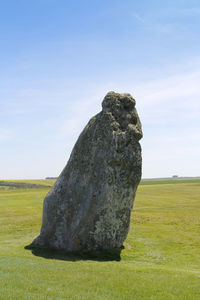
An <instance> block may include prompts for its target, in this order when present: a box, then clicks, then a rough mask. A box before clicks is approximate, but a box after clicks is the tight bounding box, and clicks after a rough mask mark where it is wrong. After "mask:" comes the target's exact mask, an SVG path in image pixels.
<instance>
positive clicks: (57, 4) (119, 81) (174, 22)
mask: <svg viewBox="0 0 200 300" xmlns="http://www.w3.org/2000/svg"><path fill="white" fill-rule="evenodd" d="M0 25H1V26H0V35H1V69H0V79H1V80H0V85H1V89H0V107H1V109H0V154H1V156H0V157H1V168H0V178H1V179H20V178H22V179H25V178H27V179H28V178H45V177H48V176H58V175H59V174H60V172H61V171H62V169H63V168H64V166H65V165H66V163H67V160H68V158H69V155H70V153H71V150H72V148H73V145H74V143H75V142H76V140H77V138H78V136H79V134H80V132H81V131H82V129H83V128H84V126H85V125H86V124H87V122H88V121H89V119H90V118H91V117H92V116H93V115H94V114H96V113H98V112H99V111H100V110H101V102H102V100H103V98H104V96H105V94H106V93H107V92H108V91H115V92H122V93H131V94H132V96H133V97H134V98H135V99H136V103H137V104H136V108H137V111H138V114H139V116H140V119H141V122H142V126H143V133H144V137H143V139H142V140H141V145H142V151H143V178H152V177H170V176H173V175H179V176H200V171H199V166H200V158H199V153H200V138H199V137H200V134H199V132H200V125H199V120H200V101H199V98H200V86H199V82H200V69H199V67H200V55H199V50H200V49H199V48H200V41H199V33H200V3H199V1H190V2H188V1H165V2H164V3H162V2H161V1H152V0H150V1H148V3H145V2H144V1H126V0H125V1H123V2H122V1H109V3H108V2H106V1H92V2H91V1H84V3H83V2H82V1H73V2H72V1H67V2H66V1H54V0H49V1H47V0H40V1H37V0H36V1H29V2H28V3H27V1H19V2H18V3H16V2H15V1H6V2H4V3H3V4H2V5H1V12H0Z"/></svg>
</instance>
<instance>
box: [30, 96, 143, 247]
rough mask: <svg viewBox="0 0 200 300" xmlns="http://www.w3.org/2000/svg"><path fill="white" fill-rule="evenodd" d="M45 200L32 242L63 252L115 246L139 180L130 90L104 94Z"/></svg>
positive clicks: (138, 134)
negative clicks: (96, 111) (95, 113)
mask: <svg viewBox="0 0 200 300" xmlns="http://www.w3.org/2000/svg"><path fill="white" fill-rule="evenodd" d="M102 107H103V109H102V111H101V112H100V113H98V114H97V115H96V116H94V117H93V118H92V119H91V120H90V121H89V123H88V124H87V126H86V127H85V129H84V130H83V132H82V133H81V135H80V136H79V138H78V140H77V142H76V144H75V146H74V149H73V151H72V153H71V156H70V159H69V161H68V163H67V165H66V167H65V168H64V170H63V171H62V173H61V174H60V176H59V178H58V179H57V181H56V183H55V185H54V186H53V188H52V189H51V191H50V192H49V193H48V194H47V196H46V198H45V199H44V206H43V220H42V228H41V233H40V235H39V236H38V237H37V238H36V239H35V240H34V241H33V245H37V246H42V247H43V246H45V247H50V248H56V249H62V250H66V251H78V250H85V251H92V250H101V249H102V250H103V249H104V250H105V249H109V250H110V249H114V248H120V247H121V246H122V245H123V242H124V240H125V238H126V236H127V234H128V230H129V223H130V215H131V210H132V208H133V202H134V198H135V193H136V189H137V186H138V183H139V182H140V179H141V164H142V160H141V147H140V144H139V142H138V141H139V140H140V139H141V137H142V129H141V123H140V120H139V117H138V114H137V111H136V109H135V100H134V99H133V98H132V97H131V95H130V94H117V93H114V92H109V93H108V94H107V95H106V96H105V98H104V100H103V103H102Z"/></svg>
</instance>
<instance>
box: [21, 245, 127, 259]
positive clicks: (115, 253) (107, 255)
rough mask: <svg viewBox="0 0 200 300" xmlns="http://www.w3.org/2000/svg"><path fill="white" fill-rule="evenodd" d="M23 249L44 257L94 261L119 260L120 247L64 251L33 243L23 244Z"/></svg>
mask: <svg viewBox="0 0 200 300" xmlns="http://www.w3.org/2000/svg"><path fill="white" fill-rule="evenodd" d="M24 249H26V250H31V252H32V254H33V255H35V256H40V257H44V258H46V259H58V260H65V261H79V260H94V261H120V260H121V256H120V254H121V251H122V249H123V248H122V249H113V250H106V251H105V250H104V251H92V252H65V251H60V250H55V249H49V248H43V247H37V246H34V245H31V244H30V245H28V246H25V247H24Z"/></svg>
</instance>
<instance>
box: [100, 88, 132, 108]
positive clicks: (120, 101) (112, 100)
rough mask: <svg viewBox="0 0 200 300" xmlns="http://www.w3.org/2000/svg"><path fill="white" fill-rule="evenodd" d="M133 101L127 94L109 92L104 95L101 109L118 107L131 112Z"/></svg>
mask: <svg viewBox="0 0 200 300" xmlns="http://www.w3.org/2000/svg"><path fill="white" fill-rule="evenodd" d="M135 104H136V102H135V99H134V98H133V97H132V96H131V95H130V94H128V93H123V94H120V93H115V92H113V91H110V92H108V93H107V94H106V96H105V98H104V100H103V102H102V107H103V109H106V110H110V109H112V108H113V106H117V107H118V108H119V107H120V108H121V109H125V110H126V111H127V110H133V109H134V107H135Z"/></svg>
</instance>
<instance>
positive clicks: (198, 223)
mask: <svg viewBox="0 0 200 300" xmlns="http://www.w3.org/2000/svg"><path fill="white" fill-rule="evenodd" d="M6 182H8V181H6ZM12 182H26V183H29V184H37V185H43V187H41V186H40V187H39V188H38V186H37V188H36V187H34V186H31V187H30V186H29V187H25V186H21V187H20V186H17V187H16V186H7V185H6V184H5V185H3V184H4V183H2V186H0V299H3V300H4V299H15V300H16V299H17V300H21V299H27V300H31V299H74V300H78V299H95V300H96V299H97V300H98V299H105V300H107V299H113V300H118V299H120V300H121V299H131V300H135V299H152V300H156V299H157V300H160V299H180V300H184V299H188V300H193V299H198V300H199V299H200V180H199V179H196V180H183V181H181V180H180V181H178V182H177V181H172V180H171V181H170V182H166V181H159V182H157V181H153V182H152V181H151V182H142V184H141V185H140V186H139V188H138V192H137V197H136V200H135V205H134V210H133V213H132V219H131V227H130V232H129V235H128V238H127V240H126V241H125V243H124V246H125V249H124V250H122V252H121V260H120V261H118V260H115V259H114V257H113V259H112V257H110V259H109V258H108V259H107V260H106V259H104V260H103V259H102V260H101V259H99V258H98V257H97V258H96V259H95V258H94V257H93V259H92V258H91V259H90V257H78V256H77V257H76V256H70V255H64V254H63V255H60V256H58V255H56V254H55V253H53V252H52V253H51V255H49V256H48V258H45V257H44V255H39V254H38V253H37V255H34V254H33V253H32V251H31V250H25V249H24V247H25V246H26V245H28V244H30V243H31V242H32V240H33V238H34V237H35V236H36V235H37V234H38V233H39V231H40V226H41V216H42V202H43V198H44V196H45V194H46V193H47V192H48V190H49V187H48V186H49V185H51V184H53V182H54V181H53V180H48V181H45V180H35V181H33V180H32V181H13V180H12ZM173 183H176V184H173ZM45 185H46V186H47V187H45ZM35 254H36V253H35ZM58 258H59V259H58Z"/></svg>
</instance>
